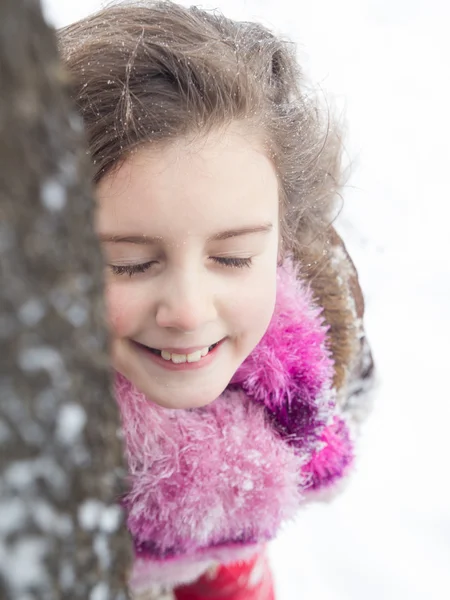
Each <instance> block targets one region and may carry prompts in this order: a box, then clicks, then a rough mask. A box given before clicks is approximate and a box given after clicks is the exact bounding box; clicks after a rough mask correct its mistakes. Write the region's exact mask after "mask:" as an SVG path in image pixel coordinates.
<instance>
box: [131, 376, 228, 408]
mask: <svg viewBox="0 0 450 600" xmlns="http://www.w3.org/2000/svg"><path fill="white" fill-rule="evenodd" d="M227 384H228V382H227V383H225V384H224V385H223V386H217V385H216V386H213V387H212V388H210V389H204V390H199V389H195V386H192V388H191V389H189V390H186V388H185V387H183V388H182V389H181V390H179V391H177V390H172V391H171V392H169V390H168V389H163V390H161V389H159V390H158V389H142V388H141V390H140V391H142V392H143V393H144V394H145V395H146V396H147V398H148V399H149V400H150V401H151V402H153V403H154V404H157V405H158V406H162V407H163V408H171V409H180V410H188V409H190V408H202V407H203V406H208V404H211V403H212V402H214V400H216V399H217V398H218V397H219V396H220V394H221V393H222V392H223V391H224V389H225V388H226V386H227ZM136 387H138V386H136Z"/></svg>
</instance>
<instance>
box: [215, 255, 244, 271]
mask: <svg viewBox="0 0 450 600" xmlns="http://www.w3.org/2000/svg"><path fill="white" fill-rule="evenodd" d="M211 258H212V260H213V261H215V262H216V263H219V265H224V266H226V267H234V268H238V269H242V267H250V266H251V264H252V259H251V258H234V257H229V256H212V257H211Z"/></svg>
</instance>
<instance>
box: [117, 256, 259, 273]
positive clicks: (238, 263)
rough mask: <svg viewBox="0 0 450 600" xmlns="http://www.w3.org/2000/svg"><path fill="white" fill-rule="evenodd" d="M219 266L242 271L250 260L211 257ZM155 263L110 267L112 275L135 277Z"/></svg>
mask: <svg viewBox="0 0 450 600" xmlns="http://www.w3.org/2000/svg"><path fill="white" fill-rule="evenodd" d="M211 258H212V260H214V261H215V262H216V263H218V264H219V265H222V266H225V267H231V268H234V269H242V268H244V267H250V266H251V264H252V259H251V258H233V257H230V258H228V257H224V256H213V257H211ZM154 262H155V261H153V260H151V261H149V262H146V263H142V264H140V265H120V266H118V265H110V267H111V270H112V272H113V273H114V275H129V276H130V277H131V276H132V275H135V274H136V273H145V271H147V270H148V269H150V267H151V266H152V265H153V264H154Z"/></svg>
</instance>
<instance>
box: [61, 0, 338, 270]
mask: <svg viewBox="0 0 450 600" xmlns="http://www.w3.org/2000/svg"><path fill="white" fill-rule="evenodd" d="M58 39H59V47H60V52H61V55H62V58H63V61H64V63H65V65H66V67H67V69H68V71H69V73H70V78H71V86H70V87H71V93H72V96H73V98H74V100H75V102H76V105H77V107H78V110H79V112H80V114H81V116H82V118H83V120H84V124H85V129H86V132H87V137H88V147H89V153H90V155H91V158H92V162H93V165H94V182H98V181H99V180H100V179H101V178H102V177H103V176H104V175H105V174H107V173H109V172H110V171H111V170H113V169H115V168H118V167H119V166H120V165H121V164H122V163H123V161H124V160H125V159H126V158H127V156H129V154H130V153H131V152H133V151H135V150H136V149H137V148H139V147H140V146H141V145H143V144H146V145H148V144H168V143H170V142H171V140H174V139H176V138H178V137H180V136H186V135H203V134H207V133H208V131H211V130H213V129H217V128H221V127H225V126H227V125H229V124H230V123H231V122H233V121H239V122H241V123H243V124H244V125H245V126H246V127H249V128H253V129H254V130H255V131H257V132H258V133H259V135H260V136H261V137H262V140H263V143H264V147H265V149H266V151H267V154H268V156H269V157H270V159H271V160H272V162H273V164H274V166H275V169H276V173H277V177H278V181H279V198H280V221H281V222H280V227H281V241H282V247H283V249H284V250H285V251H289V252H292V253H293V254H294V256H296V257H297V258H301V257H302V256H305V257H306V256H307V255H308V252H306V254H305V252H304V249H305V248H307V246H308V244H310V243H312V242H313V241H314V240H317V239H318V238H320V236H321V232H324V231H325V230H326V226H327V224H328V223H329V222H330V220H331V218H332V217H331V215H332V211H333V206H334V204H335V202H334V201H335V199H336V197H337V196H338V194H339V189H340V187H341V185H342V169H341V148H342V143H341V137H340V131H339V127H338V126H337V123H335V122H333V120H332V118H331V114H330V111H329V110H328V109H324V108H323V107H322V106H321V104H320V103H319V101H318V98H317V96H316V95H315V94H314V93H313V92H312V91H311V90H309V89H308V87H307V85H306V81H305V78H304V76H303V73H302V71H301V69H300V67H299V65H298V63H297V60H296V50H295V46H294V45H293V44H292V43H291V42H288V41H284V40H282V39H279V38H278V37H277V36H275V35H274V34H273V33H271V32H270V31H269V30H268V29H266V28H265V27H263V26H261V25H259V24H256V23H251V22H237V21H233V20H230V19H228V18H225V17H224V16H223V15H221V14H219V13H217V12H214V11H206V10H201V9H199V8H196V7H190V8H185V7H182V6H180V5H177V4H175V3H172V2H166V1H162V2H161V1H158V2H153V1H151V0H148V1H145V0H144V1H140V2H138V1H131V2H125V3H120V4H117V5H112V6H109V7H108V8H105V9H103V10H101V11H99V12H97V13H96V14H94V15H92V16H89V17H87V18H85V19H83V20H81V21H79V22H77V23H74V24H72V25H70V26H68V27H65V28H63V29H61V30H60V31H59V32H58Z"/></svg>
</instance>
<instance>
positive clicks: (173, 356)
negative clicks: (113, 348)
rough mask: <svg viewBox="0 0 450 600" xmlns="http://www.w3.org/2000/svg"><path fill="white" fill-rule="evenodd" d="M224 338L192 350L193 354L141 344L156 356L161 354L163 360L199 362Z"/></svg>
mask: <svg viewBox="0 0 450 600" xmlns="http://www.w3.org/2000/svg"><path fill="white" fill-rule="evenodd" d="M221 341H222V340H220V341H218V342H216V343H215V344H211V346H205V347H204V348H202V349H201V350H197V351H196V352H192V353H191V354H177V353H175V352H167V350H159V349H158V348H151V347H150V346H145V345H144V344H139V345H140V346H142V347H143V348H145V349H146V350H149V351H150V352H151V353H152V354H155V355H156V356H160V357H161V358H162V359H163V360H166V361H168V362H169V361H170V362H173V363H175V364H181V363H185V362H188V363H193V362H199V361H200V360H201V359H202V358H204V357H205V356H207V355H208V354H209V353H210V352H211V351H212V350H214V348H215V347H216V346H218V345H219V344H220V342H221Z"/></svg>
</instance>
